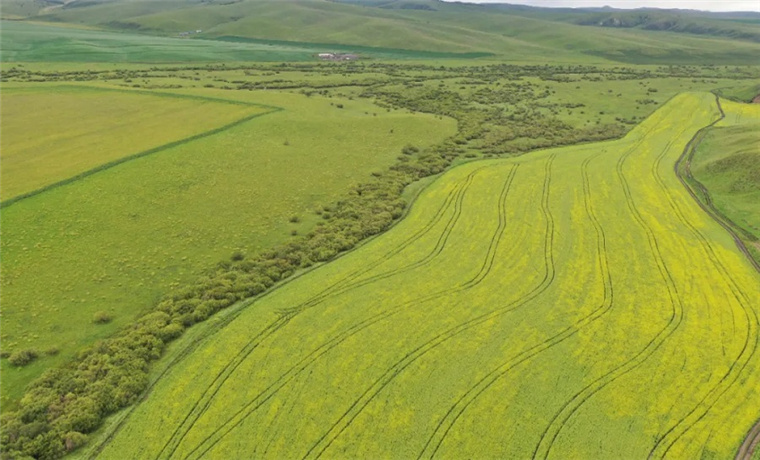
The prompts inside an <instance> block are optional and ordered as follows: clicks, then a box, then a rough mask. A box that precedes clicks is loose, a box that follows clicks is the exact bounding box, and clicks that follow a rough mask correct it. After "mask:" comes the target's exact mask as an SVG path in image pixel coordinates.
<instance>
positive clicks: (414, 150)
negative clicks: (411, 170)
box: [401, 144, 420, 155]
mask: <svg viewBox="0 0 760 460" xmlns="http://www.w3.org/2000/svg"><path fill="white" fill-rule="evenodd" d="M419 151H420V149H419V148H417V147H415V146H413V145H411V144H408V145H406V146H404V148H403V149H401V153H403V154H404V155H413V154H415V153H417V152H419Z"/></svg>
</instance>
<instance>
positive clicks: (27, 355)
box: [8, 348, 39, 367]
mask: <svg viewBox="0 0 760 460" xmlns="http://www.w3.org/2000/svg"><path fill="white" fill-rule="evenodd" d="M38 357H39V353H37V350H35V349H33V348H27V349H25V350H19V351H17V352H15V353H12V354H11V355H10V356H9V357H8V362H10V363H11V364H13V365H14V366H17V367H22V366H26V365H27V364H29V363H31V362H32V361H34V360H35V359H37V358H38Z"/></svg>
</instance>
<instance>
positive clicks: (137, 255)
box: [2, 87, 456, 407]
mask: <svg viewBox="0 0 760 460" xmlns="http://www.w3.org/2000/svg"><path fill="white" fill-rule="evenodd" d="M52 88H53V89H51V90H50V93H49V95H50V96H51V100H56V97H59V94H61V90H60V89H59V88H57V87H52ZM36 91H39V94H40V95H44V94H45V90H43V89H39V90H36ZM72 91H73V90H72ZM77 91H80V92H81V94H82V95H83V96H85V97H83V98H81V99H79V100H78V105H77V106H76V108H77V109H81V110H85V111H86V110H87V108H86V107H87V104H88V103H89V104H90V108H91V109H92V110H93V113H92V115H93V116H95V115H96V113H97V111H98V110H100V107H99V105H100V103H99V102H98V101H99V100H98V99H87V95H89V94H91V93H97V92H103V91H105V89H102V88H100V87H92V88H91V89H78V90H77ZM10 93H11V94H13V92H12V91H11V92H10ZM64 93H65V91H64ZM164 93H165V94H171V95H172V96H178V97H167V96H159V94H164ZM108 94H109V97H111V95H116V96H117V97H116V100H118V99H119V97H118V96H121V95H124V97H126V99H125V101H126V103H135V102H137V101H143V100H145V105H144V106H143V107H142V110H141V111H140V113H141V114H144V116H145V120H156V119H157V118H160V116H161V114H165V113H166V112H167V110H170V108H171V107H181V106H182V105H181V104H182V103H184V102H185V101H189V102H190V103H192V104H194V105H195V106H196V107H197V108H195V109H193V110H195V112H193V113H199V112H198V111H201V110H204V111H205V114H206V115H211V116H215V114H219V116H218V117H215V120H214V121H215V123H220V122H221V120H224V119H235V117H240V116H241V115H245V114H246V113H250V112H251V110H261V109H258V108H256V107H255V106H253V107H251V106H248V105H245V104H241V103H243V102H244V103H250V104H263V105H265V106H268V107H270V108H271V107H278V108H281V109H282V110H280V111H278V112H273V113H268V114H266V115H263V116H260V117H256V118H254V119H250V120H248V121H245V122H243V123H240V124H237V125H235V126H233V127H230V128H228V129H226V130H223V131H220V132H217V133H215V134H213V135H210V136H206V137H202V138H199V139H195V140H192V141H191V142H185V143H180V144H179V145H175V146H173V147H171V148H167V149H163V150H160V151H158V152H156V153H153V154H151V155H148V156H144V157H140V158H136V159H133V160H130V161H127V162H125V163H122V164H119V165H117V166H115V167H112V168H109V169H106V170H103V171H100V172H97V173H96V174H93V175H90V176H87V177H84V178H81V179H79V180H76V181H74V182H71V183H68V184H66V185H63V186H60V187H56V188H54V189H51V190H47V191H45V192H43V193H40V194H38V195H35V196H32V197H30V198H26V199H24V200H21V201H19V202H16V203H14V204H12V205H10V206H8V207H7V208H4V209H3V239H2V254H3V277H2V291H3V302H2V322H3V328H2V343H3V349H4V350H14V351H15V350H19V349H24V348H35V349H37V350H38V351H39V352H41V353H44V352H45V351H46V350H50V349H57V350H58V351H59V353H58V354H57V355H55V356H49V357H43V358H42V359H40V360H39V361H37V362H35V363H33V364H31V365H28V366H26V367H23V368H14V367H12V366H10V365H9V364H8V363H7V360H3V362H2V374H3V379H2V397H3V403H4V404H8V403H10V402H11V401H15V400H16V399H18V397H19V396H20V395H21V394H22V392H23V390H24V387H25V386H26V384H27V383H28V382H29V381H30V380H31V379H32V378H34V377H36V376H38V375H40V374H41V373H42V371H43V370H45V369H47V368H49V367H51V366H54V365H56V364H59V363H62V362H65V361H66V360H68V359H70V358H71V357H72V356H73V355H75V353H76V352H77V351H79V350H80V349H81V347H83V346H84V345H87V344H90V343H92V342H93V341H95V340H97V339H101V338H104V337H107V336H109V335H111V334H113V333H114V332H115V331H117V330H119V329H120V328H123V327H124V326H125V325H127V324H130V323H131V322H132V321H133V320H134V318H135V317H136V316H137V315H138V314H140V313H141V312H144V311H146V310H149V309H150V308H151V307H153V306H154V305H155V303H156V302H157V301H158V299H159V298H161V297H162V296H164V295H167V294H168V293H171V291H172V289H174V288H176V287H181V286H184V285H185V284H187V283H188V282H190V281H191V280H193V279H194V278H197V276H198V274H199V273H200V272H202V271H203V270H206V269H209V268H211V267H213V266H214V265H215V264H216V263H217V262H219V261H221V260H229V257H230V256H231V255H232V254H233V253H234V252H236V251H238V250H243V251H244V252H246V253H248V254H251V253H255V252H257V251H261V250H263V249H267V248H270V247H272V246H274V245H275V244H279V243H283V242H286V241H288V240H290V239H292V238H293V236H291V232H298V233H300V234H304V233H306V232H308V231H309V230H310V229H312V228H314V225H315V224H316V223H317V220H318V216H316V215H315V214H314V210H315V208H317V206H321V205H324V204H326V203H330V202H333V201H335V200H337V199H338V198H339V197H342V196H343V195H344V194H345V192H346V191H347V190H348V189H350V187H351V186H352V185H354V184H356V183H359V182H361V181H363V180H366V178H368V177H370V173H372V172H374V171H378V170H383V169H384V168H386V167H387V166H389V165H390V164H392V163H393V161H394V160H395V158H396V157H397V156H398V155H399V154H400V152H401V149H402V147H404V146H405V145H407V144H415V145H417V146H420V147H423V146H425V145H429V144H431V143H435V142H438V141H440V140H442V139H444V138H446V137H448V136H450V135H452V134H454V132H455V130H456V126H455V122H454V121H453V120H451V119H447V118H436V117H434V116H432V115H425V114H410V113H407V112H402V111H397V110H392V111H386V110H384V109H380V108H379V107H377V106H376V105H374V104H372V103H371V102H368V101H366V100H353V101H351V100H347V99H340V98H332V99H329V98H326V97H320V96H312V97H306V96H304V95H300V94H294V93H286V92H278V91H253V92H239V93H237V94H236V95H235V96H234V97H230V93H229V92H227V91H222V90H214V89H208V88H206V89H195V90H194V89H186V90H173V91H170V90H165V91H163V92H162V93H156V95H150V93H144V92H140V93H134V95H132V94H131V93H128V92H127V93H122V92H111V93H108ZM179 96H182V97H179ZM4 97H5V94H4ZM203 98H208V99H203ZM216 99H226V100H228V101H235V102H237V103H236V104H231V103H230V104H226V103H220V102H202V101H208V100H216ZM153 100H159V101H165V102H162V103H160V104H153V105H151V101H153ZM164 103H165V104H166V105H163V104H164ZM172 104H179V105H176V106H173V105H172ZM339 104H342V105H343V108H339V107H338V105H339ZM225 107H229V109H230V113H229V114H224V113H223V111H224V108H225ZM4 109H5V108H4ZM154 112H157V113H154ZM62 117H63V118H65V116H62ZM101 121H102V123H103V124H105V125H107V124H108V123H113V121H114V118H110V119H102V120H101ZM135 122H136V123H139V122H141V120H140V117H136V121H135ZM12 123H15V121H11V124H12ZM63 126H65V125H63ZM94 126H95V125H94V123H91V124H90V127H91V128H92V127H94ZM162 126H163V127H164V128H166V127H167V126H168V125H166V124H163V125H162ZM193 126H194V129H195V130H196V131H197V130H199V129H206V127H204V126H203V125H202V123H200V122H197V123H196V122H188V123H187V124H185V125H183V124H179V125H178V129H177V131H175V132H164V133H161V131H160V130H158V131H156V134H155V136H161V135H162V136H167V137H168V138H177V137H180V136H185V135H187V134H188V133H189V132H190V129H191V128H193ZM4 127H5V125H4ZM74 128H75V129H78V127H77V126H75V127H74ZM24 132H26V133H27V135H26V136H27V137H28V131H23V130H22V131H21V133H18V134H17V135H16V136H8V138H6V137H5V136H4V139H3V142H4V143H3V150H4V152H5V151H6V150H5V149H6V148H7V149H8V151H14V150H18V149H17V145H16V144H14V142H13V140H14V139H21V141H23V142H25V137H24V135H23V133H24ZM87 132H89V131H87V130H85V133H87ZM149 133H150V131H146V134H145V139H139V136H138V138H137V139H135V140H133V141H130V142H127V141H123V143H122V145H123V147H124V148H125V149H126V148H131V146H133V145H135V144H138V143H140V142H143V141H150V140H151V138H150V137H149V136H148V134H149ZM14 134H15V133H14ZM58 134H59V135H60V136H62V137H65V136H67V135H69V134H70V133H69V132H60V133H58ZM130 139H132V137H130ZM6 142H7V144H6ZM118 144H119V141H118V139H115V138H114V139H112V138H108V137H106V138H105V143H104V145H105V146H106V147H108V148H109V149H111V150H110V152H111V153H110V154H111V155H114V157H118V156H119V155H121V154H123V153H124V152H125V151H124V150H119V149H117V148H116V147H118V146H119V145H118ZM130 151H132V150H130ZM49 155H50V157H51V158H60V156H58V153H57V152H50V153H49ZM81 158H83V159H85V160H87V161H90V160H98V157H94V156H92V155H89V154H88V155H83V156H81ZM4 161H5V160H4ZM98 161H99V160H98ZM72 172H74V171H73V170H71V171H69V173H72ZM4 179H5V177H4ZM9 182H10V180H9ZM293 216H297V217H299V219H300V220H299V221H298V222H290V219H291V218H292V217H293ZM99 311H105V312H107V313H109V314H110V315H111V316H113V321H112V322H111V323H109V324H94V323H93V317H94V315H95V313H96V312H99ZM6 407H7V406H6Z"/></svg>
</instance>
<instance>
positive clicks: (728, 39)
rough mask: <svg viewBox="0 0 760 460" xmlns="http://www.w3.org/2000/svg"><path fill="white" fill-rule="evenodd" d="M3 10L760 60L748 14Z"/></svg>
mask: <svg viewBox="0 0 760 460" xmlns="http://www.w3.org/2000/svg"><path fill="white" fill-rule="evenodd" d="M2 15H3V17H4V18H6V19H16V20H34V21H48V22H55V23H69V24H77V25H86V26H90V27H97V28H104V29H111V30H122V31H130V32H136V33H141V34H151V35H162V36H185V37H188V38H189V39H192V38H204V39H215V38H224V39H229V38H230V37H237V38H240V39H254V40H267V39H269V40H278V41H288V42H293V43H312V44H313V43H318V44H326V45H331V44H334V45H354V46H365V47H382V48H396V49H408V50H420V51H435V52H448V53H474V52H477V53H491V54H494V55H497V56H501V57H506V58H509V59H510V60H513V61H523V62H536V61H537V62H545V61H547V60H551V61H554V62H584V61H585V60H589V59H591V60H596V61H599V60H611V61H615V62H625V63H645V64H679V63H683V64H696V63H712V64H742V63H756V64H760V61H758V56H760V44H759V43H760V15H754V14H751V13H748V14H741V13H735V14H728V15H726V14H711V13H703V12H691V11H683V12H681V11H673V10H635V11H624V10H614V9H580V10H575V9H569V8H557V9H552V8H550V9H547V8H535V7H527V6H520V5H509V4H487V5H485V4H480V5H479V4H465V3H451V2H443V1H437V0H335V1H329V0H292V1H283V0H161V1H155V0H73V1H71V0H66V1H64V0H4V1H3V7H2ZM591 27H594V30H593V32H591Z"/></svg>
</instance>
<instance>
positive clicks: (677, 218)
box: [83, 93, 760, 459]
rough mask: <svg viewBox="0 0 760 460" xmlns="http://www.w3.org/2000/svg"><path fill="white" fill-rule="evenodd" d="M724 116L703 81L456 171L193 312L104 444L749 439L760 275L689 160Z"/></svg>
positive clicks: (123, 452) (356, 447)
mask: <svg viewBox="0 0 760 460" xmlns="http://www.w3.org/2000/svg"><path fill="white" fill-rule="evenodd" d="M267 103H272V101H269V102H267ZM285 113H287V112H285ZM285 113H283V115H279V114H275V115H271V116H269V117H266V118H265V119H266V120H272V119H274V117H277V116H285V115H284V114H285ZM718 117H719V111H718V107H717V105H716V103H715V98H714V96H713V95H712V94H709V93H686V94H683V95H679V96H677V97H675V98H673V99H672V100H671V101H670V102H669V103H668V104H666V105H665V106H664V107H662V108H661V109H660V110H658V111H657V112H655V113H654V114H653V115H651V116H650V117H649V118H648V119H647V120H646V121H644V122H643V123H641V124H640V125H639V126H637V127H636V128H635V129H633V130H632V131H631V132H630V133H629V134H628V135H627V136H625V137H624V138H623V139H620V140H616V141H608V142H602V143H594V144H586V145H583V146H574V147H566V148H561V149H551V150H544V151H538V152H535V153H531V154H527V155H524V156H521V157H517V158H513V159H502V160H487V161H476V162H470V163H467V164H464V165H461V166H459V167H457V168H455V169H453V170H452V171H450V172H448V173H446V174H445V175H444V176H442V177H440V178H439V179H438V180H436V181H434V182H432V183H430V184H429V185H427V187H426V188H425V190H424V191H423V192H422V194H421V196H420V197H419V198H418V199H417V201H416V202H415V203H414V205H413V207H412V208H411V210H410V213H409V214H408V216H407V217H406V218H405V219H404V220H403V221H401V222H400V223H399V224H398V225H397V226H395V227H394V228H393V229H392V230H391V231H389V232H387V233H386V234H384V235H381V236H379V237H377V238H375V239H373V240H371V241H369V242H367V243H366V244H365V245H363V246H361V247H359V248H358V249H356V250H355V251H353V252H351V253H348V254H347V255H345V256H344V257H341V258H340V259H338V260H337V261H335V262H333V263H329V264H327V265H324V266H322V267H319V268H317V269H316V270H313V271H311V272H309V273H306V274H305V275H303V276H301V277H300V278H298V279H295V280H293V281H292V282H290V283H287V284H286V285H284V286H282V287H280V288H279V289H277V290H275V291H273V292H271V293H270V294H269V295H267V296H265V297H263V298H260V299H258V300H256V301H254V302H253V303H251V302H247V303H245V304H241V305H239V306H238V307H237V308H233V309H230V310H228V311H225V312H224V313H222V315H221V316H219V317H218V318H215V319H213V320H212V321H211V322H209V323H204V324H202V325H199V326H196V329H193V330H191V332H190V335H188V336H186V337H183V338H182V339H180V341H179V342H177V343H175V344H174V345H173V346H172V348H171V349H170V353H168V354H167V356H166V357H165V358H164V359H163V360H162V362H161V363H160V365H159V366H157V369H156V372H155V373H154V376H156V377H157V376H158V375H159V374H160V376H161V377H160V378H157V380H155V384H154V385H153V386H152V388H151V390H150V392H149V393H148V394H147V396H146V398H145V399H144V401H143V402H141V403H140V404H139V405H137V406H136V407H134V408H132V409H128V410H126V411H124V412H122V413H120V414H118V415H117V416H115V417H114V418H113V419H112V420H111V421H110V422H109V424H108V428H107V429H106V430H104V432H103V433H101V434H102V437H101V439H108V442H105V443H98V442H95V443H94V445H93V446H92V447H91V449H92V450H91V451H90V453H91V454H93V455H94V454H95V453H97V454H98V458H104V459H109V458H114V459H120V458H124V457H125V456H128V457H134V458H159V459H161V458H187V459H197V458H201V457H206V458H237V457H241V456H245V457H274V458H296V457H297V458H317V457H320V456H325V457H329V458H391V457H392V458H432V457H436V456H438V457H445V458H461V457H475V458H491V457H493V458H557V459H560V458H647V457H648V458H663V457H665V456H667V457H669V458H700V457H703V458H731V457H732V456H733V454H734V452H735V450H736V448H737V447H738V446H739V444H740V443H741V442H742V440H743V437H744V435H745V433H746V432H747V431H748V430H749V428H750V426H751V425H752V424H753V423H754V422H755V421H756V419H757V413H756V408H755V407H754V406H753V405H751V404H747V402H748V401H753V400H757V399H758V398H760V388H758V387H757V385H756V384H755V382H757V381H758V379H760V355H758V353H757V349H758V307H757V305H758V304H759V302H760V292H758V290H757V286H758V283H759V282H760V277H759V276H758V273H757V272H756V271H754V269H753V268H752V267H751V265H750V264H749V263H748V262H747V260H746V259H745V257H744V255H742V254H741V253H740V252H739V251H737V249H736V246H735V245H734V242H733V240H732V239H731V237H730V236H729V234H727V233H726V232H725V231H724V230H723V229H722V228H721V227H720V226H719V225H718V224H717V223H716V222H714V221H712V220H711V219H710V218H709V217H708V216H707V215H706V214H705V213H704V212H703V211H702V210H701V209H700V207H699V206H698V204H697V203H696V202H694V200H693V199H692V198H691V197H690V196H689V195H688V194H687V193H686V191H685V189H684V188H683V186H682V185H681V183H680V182H679V181H678V179H677V177H676V176H675V174H674V171H673V166H674V164H675V161H676V160H677V158H678V157H679V156H680V155H681V154H682V152H683V150H684V148H685V146H686V145H687V143H688V142H689V141H690V139H691V138H692V137H693V136H694V135H695V133H696V132H697V131H698V130H699V129H701V128H702V127H704V126H707V125H709V124H710V123H712V122H713V121H715V120H717V119H718ZM262 120H264V119H262ZM241 230H242V228H241ZM106 437H107V438H106ZM83 454H87V452H83Z"/></svg>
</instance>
